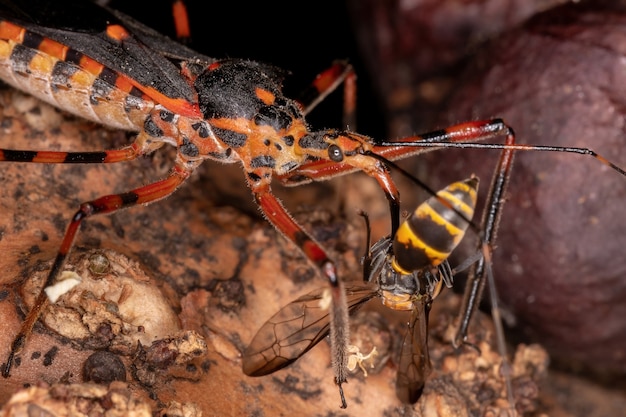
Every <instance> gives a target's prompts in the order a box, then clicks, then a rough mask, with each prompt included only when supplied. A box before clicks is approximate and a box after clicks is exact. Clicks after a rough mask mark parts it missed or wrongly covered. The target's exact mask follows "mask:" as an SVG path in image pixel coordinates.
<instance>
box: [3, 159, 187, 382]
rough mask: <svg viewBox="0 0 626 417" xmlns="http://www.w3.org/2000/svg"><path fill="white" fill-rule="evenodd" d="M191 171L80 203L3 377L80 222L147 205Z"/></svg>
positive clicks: (42, 305)
mask: <svg viewBox="0 0 626 417" xmlns="http://www.w3.org/2000/svg"><path fill="white" fill-rule="evenodd" d="M191 171H192V168H188V167H185V166H182V165H176V166H175V167H174V169H173V170H172V171H171V172H170V174H169V176H168V177H167V178H165V179H163V180H161V181H157V182H155V183H152V184H149V185H146V186H143V187H139V188H136V189H134V190H132V191H129V192H126V193H122V194H111V195H107V196H103V197H100V198H97V199H95V200H92V201H89V202H86V203H83V204H81V205H80V207H79V209H78V211H77V212H76V213H75V214H74V216H73V217H72V220H71V222H70V224H69V226H68V228H67V231H66V232H65V236H64V237H63V241H62V242H61V247H60V248H59V251H58V253H57V256H56V258H55V260H54V263H53V264H52V268H51V270H50V272H49V274H48V277H47V278H46V281H45V283H44V285H43V287H42V290H41V292H40V293H39V296H38V297H37V299H36V301H35V304H34V306H33V308H32V309H31V311H29V313H28V315H27V316H26V319H25V320H24V322H23V323H22V326H21V328H20V330H19V332H18V333H17V335H16V336H15V339H14V340H13V343H12V344H11V350H10V352H9V356H8V358H7V363H6V364H5V366H4V369H3V370H2V376H4V377H5V378H7V377H8V376H9V375H10V372H11V367H12V365H13V360H14V358H15V356H16V355H17V354H19V352H20V351H21V349H22V348H23V347H24V344H25V342H26V339H27V338H28V336H29V334H30V333H31V331H32V328H33V326H34V325H35V323H36V322H37V320H38V319H39V317H40V316H41V313H42V311H43V310H44V308H45V307H46V306H47V305H48V298H47V295H46V293H45V292H44V291H43V289H45V288H47V287H49V286H50V285H52V284H54V283H55V281H56V280H57V278H58V276H59V274H60V273H61V270H62V268H63V265H64V263H65V260H66V258H67V256H68V255H69V253H70V251H71V249H72V246H73V244H74V240H75V238H76V234H77V233H78V229H79V227H80V225H81V223H82V221H83V220H84V219H86V218H88V217H91V216H94V215H96V214H108V213H113V212H115V211H118V210H121V209H124V208H127V207H131V206H135V205H138V204H148V203H152V202H154V201H157V200H160V199H162V198H165V197H167V196H168V195H170V194H172V193H173V192H174V191H175V190H176V189H177V188H178V187H179V186H180V185H181V184H182V183H183V182H184V181H185V180H186V179H187V178H188V177H189V175H190V174H191Z"/></svg>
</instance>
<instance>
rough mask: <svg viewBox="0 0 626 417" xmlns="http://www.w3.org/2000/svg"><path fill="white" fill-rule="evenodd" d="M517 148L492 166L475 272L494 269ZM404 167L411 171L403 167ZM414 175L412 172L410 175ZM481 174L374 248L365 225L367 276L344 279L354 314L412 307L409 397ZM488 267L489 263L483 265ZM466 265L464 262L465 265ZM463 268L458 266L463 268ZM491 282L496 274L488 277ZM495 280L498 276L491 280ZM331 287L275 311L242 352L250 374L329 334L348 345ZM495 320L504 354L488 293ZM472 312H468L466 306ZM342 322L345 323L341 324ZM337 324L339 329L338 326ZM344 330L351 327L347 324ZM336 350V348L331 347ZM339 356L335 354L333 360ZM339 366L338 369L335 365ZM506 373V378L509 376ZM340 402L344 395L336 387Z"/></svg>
mask: <svg viewBox="0 0 626 417" xmlns="http://www.w3.org/2000/svg"><path fill="white" fill-rule="evenodd" d="M512 160H513V153H512V151H510V150H505V151H503V153H502V155H501V158H500V161H499V163H498V169H497V170H496V172H495V175H494V178H493V181H492V184H491V188H490V195H489V197H488V204H487V207H486V208H485V213H484V216H483V225H484V226H485V229H484V230H483V232H482V233H480V234H481V236H483V238H484V240H482V241H481V242H480V244H479V252H478V253H479V254H481V257H479V258H478V259H471V262H472V264H474V263H475V262H476V261H478V260H481V262H480V263H479V264H477V266H476V269H474V270H473V271H472V273H473V274H476V273H477V272H478V273H480V274H482V273H483V272H485V273H486V274H490V270H487V271H482V270H479V268H484V265H485V264H484V263H483V261H482V260H484V257H487V258H488V257H489V250H490V249H489V247H490V246H492V245H493V244H494V242H495V228H496V227H497V223H498V221H499V217H500V215H501V210H502V206H503V204H504V200H503V199H502V195H503V194H504V192H505V190H506V187H507V184H508V179H509V174H510V170H511V166H512ZM396 168H397V169H400V170H401V171H402V172H403V173H405V174H407V173H406V172H405V171H403V170H402V169H401V168H399V167H396ZM407 175H409V174H407ZM477 191H478V178H476V177H471V178H469V179H466V180H464V181H458V182H455V183H452V184H450V185H448V186H447V187H446V188H444V189H443V190H441V191H439V192H437V193H436V194H434V195H433V196H431V197H430V198H429V199H428V200H427V201H425V202H424V203H422V204H420V205H419V206H418V207H417V208H416V209H415V210H414V211H413V212H412V213H411V214H410V216H409V217H408V218H407V219H406V220H405V221H404V222H402V224H401V225H400V227H399V228H398V230H397V231H396V233H395V234H394V235H393V236H387V237H385V238H382V239H381V240H379V241H378V242H376V243H375V244H374V245H372V246H371V247H370V227H369V221H368V217H367V215H366V214H365V213H362V215H363V216H364V217H365V221H366V226H367V247H368V249H367V251H366V254H365V256H364V258H363V281H364V282H363V283H354V282H350V283H346V293H347V296H346V297H347V304H348V309H349V311H350V313H351V314H352V313H354V312H356V311H357V310H358V309H359V308H360V307H361V306H362V305H363V304H365V303H366V302H368V301H370V300H371V299H372V298H375V297H378V298H380V299H381V301H382V304H383V305H385V306H387V307H389V308H391V309H393V310H404V311H411V318H410V319H409V323H408V328H407V331H406V334H405V337H404V340H403V343H402V348H401V352H400V356H399V360H398V375H397V379H396V394H397V396H398V398H399V399H400V400H401V401H402V402H404V403H409V404H412V403H415V402H417V401H418V400H419V398H420V396H421V393H422V391H423V388H424V383H425V381H426V377H427V376H428V374H429V372H430V370H431V364H430V359H429V354H428V314H429V312H430V309H431V304H432V302H433V300H434V299H435V298H436V297H437V295H438V294H439V293H440V291H441V289H442V286H443V284H445V285H446V286H447V287H452V279H453V275H454V272H453V270H452V269H451V267H450V264H449V263H448V258H449V256H450V254H451V253H452V251H453V250H454V249H455V248H456V247H457V246H458V244H459V243H460V242H461V240H462V239H463V237H464V235H465V232H466V230H467V229H468V228H469V227H470V226H472V227H473V228H474V229H475V230H476V231H478V230H479V229H478V227H476V226H475V225H474V224H473V223H472V220H471V219H472V217H473V215H474V210H475V208H476V201H477ZM486 266H487V267H488V266H489V265H488V264H487V265H486ZM463 268H464V267H463ZM463 268H461V269H463ZM491 281H493V280H492V279H491ZM490 284H491V287H493V282H491V283H490ZM327 295H328V290H327V288H321V289H317V290H314V291H312V292H310V293H309V294H306V295H304V296H302V297H300V298H298V299H297V300H294V301H292V302H291V303H289V304H287V305H286V306H285V307H283V308H282V309H281V310H280V311H278V312H277V313H276V314H275V315H274V316H272V317H271V318H270V319H269V320H268V321H267V322H266V323H265V324H264V325H263V326H262V327H261V328H260V329H259V331H258V332H257V334H256V335H255V336H254V338H253V339H252V341H251V342H250V344H249V346H248V348H247V349H246V350H245V352H244V354H243V371H244V373H245V374H246V375H249V376H264V375H268V374H271V373H273V372H275V371H277V370H280V369H282V368H284V367H286V366H288V365H290V364H291V363H293V362H294V361H296V360H297V359H298V358H300V357H301V356H302V355H304V354H305V353H306V352H308V351H309V350H310V349H311V348H313V347H314V346H315V345H316V344H317V343H319V342H320V341H321V340H322V339H324V338H325V337H326V336H328V335H329V334H330V343H331V346H332V345H333V344H338V345H342V346H345V345H346V342H345V341H342V340H340V339H341V338H342V337H347V336H343V335H341V334H340V335H337V334H336V333H335V332H334V331H333V326H332V325H331V322H332V320H334V316H333V315H332V314H329V311H328V305H327V303H325V302H324V297H327ZM491 297H492V301H493V303H495V304H494V305H493V310H494V312H495V313H496V315H495V316H494V321H495V322H496V328H497V329H496V330H497V333H498V334H499V335H500V336H499V337H498V342H499V344H500V346H499V348H500V351H501V354H502V357H503V358H506V352H505V347H504V341H503V336H502V332H503V330H502V328H501V326H500V325H499V316H498V315H497V314H498V313H497V296H496V295H495V293H494V292H493V291H492V293H491ZM466 314H469V313H466ZM341 325H343V324H341ZM339 327H340V325H339V324H335V326H334V328H335V329H337V328H339ZM343 333H345V334H348V333H349V331H348V330H344V331H343ZM333 352H334V350H333ZM336 362H338V360H337V359H336V358H333V363H336ZM335 372H336V373H338V372H340V371H338V370H335ZM505 377H507V376H506V375H505ZM339 389H340V395H341V399H342V403H343V404H344V405H345V400H344V394H343V391H342V389H341V386H339ZM507 393H508V396H509V403H510V404H511V406H512V407H514V402H513V396H512V389H511V386H510V381H509V380H508V377H507Z"/></svg>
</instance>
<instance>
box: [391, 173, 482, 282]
mask: <svg viewBox="0 0 626 417" xmlns="http://www.w3.org/2000/svg"><path fill="white" fill-rule="evenodd" d="M477 191H478V178H476V177H472V178H469V179H467V180H465V181H458V182H455V183H452V184H450V185H448V186H447V187H446V188H444V189H443V190H441V191H439V192H438V193H437V196H433V197H431V198H429V199H428V200H426V201H425V202H424V203H422V204H420V205H419V206H418V207H417V209H416V210H415V211H414V212H413V213H411V215H410V216H409V217H408V218H407V219H406V220H405V221H404V222H403V223H402V225H401V226H400V228H399V229H398V232H397V233H396V236H395V238H394V240H393V252H394V260H393V265H392V266H393V268H394V269H395V270H396V271H397V272H399V273H404V274H409V273H411V271H415V270H417V269H421V268H424V267H426V266H429V265H432V266H438V265H439V264H440V263H441V262H443V261H445V260H446V259H447V258H448V256H450V253H451V252H452V251H453V250H454V248H456V246H457V245H458V244H459V242H460V241H461V239H463V236H464V235H465V231H466V230H467V228H468V226H469V221H470V220H471V219H472V216H473V215H474V209H475V207H476V195H477Z"/></svg>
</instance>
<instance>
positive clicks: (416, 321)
mask: <svg viewBox="0 0 626 417" xmlns="http://www.w3.org/2000/svg"><path fill="white" fill-rule="evenodd" d="M429 311H430V303H424V302H416V307H415V308H414V309H413V311H412V312H411V320H410V321H409V327H408V329H407V332H406V334H405V335H404V340H403V342H402V349H401V351H400V359H399V362H398V376H397V379H396V395H397V396H398V398H399V399H400V401H402V402H403V403H406V404H413V403H415V402H417V400H418V399H419V398H420V396H421V395H422V391H423V390H424V382H425V381H426V377H427V376H428V374H429V373H430V371H431V364H430V357H429V355H428V312H429Z"/></svg>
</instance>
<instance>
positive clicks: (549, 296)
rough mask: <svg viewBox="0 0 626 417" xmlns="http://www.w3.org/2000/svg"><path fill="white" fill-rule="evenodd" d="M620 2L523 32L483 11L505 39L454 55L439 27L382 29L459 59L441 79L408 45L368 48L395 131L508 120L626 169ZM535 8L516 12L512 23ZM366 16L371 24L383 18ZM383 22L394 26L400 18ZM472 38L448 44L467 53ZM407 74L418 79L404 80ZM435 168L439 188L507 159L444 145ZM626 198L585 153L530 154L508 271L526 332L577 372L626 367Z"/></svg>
mask: <svg viewBox="0 0 626 417" xmlns="http://www.w3.org/2000/svg"><path fill="white" fill-rule="evenodd" d="M443 3H446V2H443ZM492 3H494V4H495V3H496V2H492ZM607 4H608V3H607ZM613 4H614V6H611V8H609V7H608V6H607V7H603V6H602V3H598V2H594V3H591V2H588V3H585V2H583V4H578V5H574V4H571V5H567V6H563V7H558V8H555V9H553V10H551V11H547V12H545V13H543V14H536V15H535V16H534V17H532V18H530V19H528V20H526V21H523V20H524V19H520V20H519V23H523V24H522V26H521V27H518V28H516V27H515V26H514V25H513V24H512V23H513V22H510V23H511V24H506V25H500V29H498V30H497V31H494V30H492V29H490V28H492V27H493V25H494V23H495V22H494V21H493V19H490V15H489V14H481V15H480V16H479V17H480V18H479V19H477V20H475V21H473V22H472V23H471V25H469V24H468V26H466V27H465V29H466V30H468V32H467V33H479V32H480V31H481V30H482V31H483V32H485V33H487V32H490V34H491V35H494V34H495V33H499V36H498V37H497V38H496V39H491V40H490V41H489V42H487V43H481V42H474V41H475V37H472V36H468V37H467V40H466V42H465V46H467V47H469V48H471V50H467V49H466V50H461V48H458V47H454V48H453V47H449V48H448V47H447V46H446V45H443V44H442V42H446V39H445V38H444V39H441V37H440V36H436V35H437V33H432V32H431V34H430V38H429V37H425V36H423V31H424V30H425V29H427V25H414V26H413V27H412V28H413V29H411V27H404V30H403V31H398V32H396V31H394V29H393V27H391V26H386V27H385V28H380V27H376V28H375V29H373V30H371V31H370V33H381V32H382V31H384V30H385V29H388V30H390V31H391V32H389V33H387V35H388V36H389V37H390V38H391V40H389V44H391V45H406V39H409V38H410V39H413V40H414V41H415V42H416V45H415V47H414V48H413V49H412V51H414V52H416V54H417V56H420V55H424V54H426V53H427V52H430V53H432V54H433V56H434V55H436V52H437V50H438V49H441V50H443V51H444V52H445V51H446V50H455V51H456V53H455V54H454V56H455V59H449V60H448V62H443V63H442V62H441V61H442V60H443V59H442V58H434V59H433V62H432V63H433V67H431V70H433V71H439V73H438V74H439V75H438V76H437V77H430V78H429V77H427V76H426V75H427V71H426V70H425V69H424V64H425V63H426V61H427V60H421V61H417V60H413V61H412V60H410V59H408V56H409V55H410V54H409V53H407V52H406V51H405V52H404V53H402V54H401V53H399V52H398V49H397V48H398V47H396V48H395V49H394V48H392V49H390V51H391V53H388V54H387V55H382V54H381V52H382V49H376V46H378V47H379V48H380V45H378V44H377V43H376V42H374V43H373V44H368V43H367V41H365V42H363V43H362V45H363V46H364V48H363V49H364V51H365V52H366V53H368V54H370V60H375V59H380V61H381V62H382V63H383V65H381V67H382V73H379V75H381V77H382V79H383V80H382V81H381V82H380V84H379V86H380V88H381V92H382V94H383V95H385V97H387V101H388V109H389V110H388V117H389V120H390V124H391V127H392V129H395V130H394V132H393V133H392V136H395V135H400V134H404V133H407V131H412V130H415V131H423V129H424V128H425V127H429V128H432V127H437V126H446V125H448V124H449V123H451V122H457V121H459V120H468V119H476V118H484V117H494V116H498V117H502V118H504V120H505V121H506V122H507V123H508V124H510V125H511V126H512V127H513V128H514V129H515V131H516V133H517V135H518V138H519V140H520V142H522V143H530V144H550V145H559V146H584V147H590V148H592V149H593V150H595V151H597V152H598V153H600V154H603V155H606V156H607V157H609V158H611V159H612V160H613V161H614V162H616V163H618V164H620V165H621V166H622V167H623V166H625V165H626V151H624V150H623V149H624V131H623V119H624V113H625V110H624V109H625V108H626V107H625V105H626V88H624V86H625V85H626V71H624V70H625V68H624V64H623V57H624V54H625V53H626V30H625V29H624V28H625V27H626V14H624V13H623V12H621V11H620V10H619V6H618V4H619V2H613ZM397 7H400V6H397ZM467 7H468V8H470V10H472V9H471V7H472V6H471V5H467ZM445 10H446V9H445V6H442V7H440V8H438V9H437V8H435V10H429V11H427V10H424V9H422V10H417V9H416V10H414V11H413V12H414V14H418V13H420V12H421V13H422V14H421V16H422V18H423V19H426V20H428V19H431V20H429V21H430V22H431V24H432V25H435V24H436V22H437V20H436V19H435V20H432V19H434V18H435V17H437V16H441V13H444V12H445ZM483 10H484V9H483ZM522 12H523V11H521V10H508V16H517V15H519V14H520V13H522ZM381 13H384V15H385V16H389V15H394V14H397V13H399V10H398V9H393V10H385V11H384V12H382V11H379V14H378V17H380V16H381ZM469 15H471V13H469V12H468V16H469ZM363 17H364V15H360V16H359V18H358V19H357V20H356V22H357V25H363V27H367V25H368V24H373V22H372V21H369V22H368V21H364V20H361V19H362V18H363ZM404 18H405V19H413V18H416V17H415V16H414V15H406V16H405V17H404ZM514 20H515V19H514ZM378 22H382V24H383V25H384V24H385V22H386V20H385V19H379V20H378ZM447 23H449V24H451V25H452V24H453V23H454V22H453V21H451V20H448V21H447ZM481 25H482V29H481V28H480V27H481ZM374 26H376V25H375V24H374ZM456 28H457V30H461V28H460V27H459V26H456ZM470 29H471V30H470ZM448 30H449V31H453V29H451V28H449V29H448ZM370 39H371V38H370ZM461 40H462V38H459V37H456V38H452V39H447V41H448V42H450V43H451V44H452V45H453V46H454V45H457V46H458V42H460V41H461ZM372 45H374V47H372ZM448 46H449V45H448ZM418 50H421V52H417V51H418ZM474 50H475V51H476V53H470V52H473V51H474ZM377 54H378V55H377ZM389 68H393V69H394V71H395V73H393V72H391V71H387V70H388V69H389ZM399 71H402V73H410V74H417V76H415V75H413V76H412V77H416V78H407V79H402V78H399V77H398V76H397V74H398V73H399ZM394 74H395V75H394ZM402 97H403V99H402V100H399V98H402ZM423 160H428V161H429V165H428V167H429V168H428V175H429V176H430V178H431V179H429V184H431V183H434V185H433V186H434V187H435V188H436V187H437V186H438V185H440V184H444V183H447V182H449V181H452V180H455V179H458V178H462V177H464V176H467V175H468V174H469V173H476V174H478V175H479V176H480V177H481V178H484V179H487V178H489V176H490V175H491V172H490V169H491V167H492V166H493V164H494V162H493V161H495V155H491V154H488V153H486V152H485V151H467V150H461V151H440V152H438V153H434V154H432V155H429V156H428V157H427V158H424V159H423ZM421 169H422V170H424V167H423V165H422V166H421ZM625 198H626V184H625V182H624V178H621V177H619V175H615V173H610V172H608V171H607V170H605V169H604V168H603V167H601V166H600V165H599V164H597V163H594V161H591V160H590V159H586V158H585V157H581V156H573V155H555V154H541V155H539V154H518V156H517V157H516V162H515V164H514V168H513V178H512V184H511V186H510V189H509V198H508V201H507V205H506V207H505V210H504V215H503V218H502V225H501V227H500V232H499V240H498V244H497V246H498V247H497V249H496V251H495V258H494V264H495V275H496V278H497V280H498V283H499V286H500V293H501V296H502V298H503V301H504V303H505V305H506V306H507V307H508V308H510V309H511V311H512V312H513V313H514V315H515V316H516V317H517V320H518V329H520V330H522V332H523V334H524V335H525V336H526V337H530V338H531V339H532V340H536V341H540V342H541V343H542V344H544V345H545V346H546V347H548V348H549V350H550V352H551V353H552V356H553V358H554V360H555V361H558V362H561V363H564V364H566V365H568V366H584V367H588V368H591V369H592V370H593V371H596V372H603V371H610V372H612V373H614V372H617V373H622V374H623V373H626V361H625V360H624V359H625V358H626V319H625V317H626V305H625V304H624V303H623V300H624V299H626V281H625V280H624V279H623V277H624V272H625V271H626V264H625V263H624V257H623V253H624V250H623V248H624V247H625V245H626V238H625V237H624V236H625V232H626V222H625V221H624V219H625V217H624V201H626V200H625Z"/></svg>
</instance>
